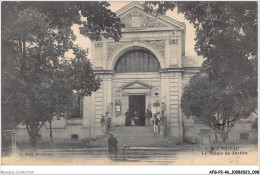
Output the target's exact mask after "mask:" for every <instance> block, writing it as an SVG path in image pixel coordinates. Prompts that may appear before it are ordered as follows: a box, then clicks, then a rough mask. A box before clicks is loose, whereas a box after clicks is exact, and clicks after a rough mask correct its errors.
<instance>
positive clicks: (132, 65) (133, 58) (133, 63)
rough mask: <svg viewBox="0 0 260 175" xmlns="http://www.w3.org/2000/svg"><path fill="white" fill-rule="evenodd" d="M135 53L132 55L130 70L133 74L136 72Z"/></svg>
mask: <svg viewBox="0 0 260 175" xmlns="http://www.w3.org/2000/svg"><path fill="white" fill-rule="evenodd" d="M134 68H135V53H131V66H130V70H131V72H135V69H134Z"/></svg>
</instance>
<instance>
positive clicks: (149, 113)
mask: <svg viewBox="0 0 260 175" xmlns="http://www.w3.org/2000/svg"><path fill="white" fill-rule="evenodd" d="M151 118H152V112H151V111H150V110H149V109H147V110H146V113H145V120H146V126H147V127H148V126H150V120H151Z"/></svg>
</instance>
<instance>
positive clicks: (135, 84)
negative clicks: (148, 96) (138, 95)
mask: <svg viewBox="0 0 260 175" xmlns="http://www.w3.org/2000/svg"><path fill="white" fill-rule="evenodd" d="M122 89H151V86H150V85H148V84H146V83H143V82H140V81H133V82H131V83H128V84H126V85H124V86H123V87H122Z"/></svg>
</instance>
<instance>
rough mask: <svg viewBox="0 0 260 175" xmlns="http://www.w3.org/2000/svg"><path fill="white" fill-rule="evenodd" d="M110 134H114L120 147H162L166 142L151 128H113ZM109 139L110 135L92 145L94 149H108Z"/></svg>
mask: <svg viewBox="0 0 260 175" xmlns="http://www.w3.org/2000/svg"><path fill="white" fill-rule="evenodd" d="M109 132H113V134H114V136H115V137H116V138H117V140H118V145H119V146H123V145H124V144H126V145H128V146H162V145H163V141H164V140H165V139H163V137H162V136H159V135H158V134H156V135H154V133H153V127H151V126H150V127H145V126H143V127H142V126H127V127H112V128H111V129H110V130H109ZM108 138H109V134H107V135H106V136H103V137H101V138H99V139H98V140H96V141H94V142H91V143H90V145H91V146H93V147H107V140H108Z"/></svg>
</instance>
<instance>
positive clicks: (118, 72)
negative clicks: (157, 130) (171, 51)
mask: <svg viewBox="0 0 260 175" xmlns="http://www.w3.org/2000/svg"><path fill="white" fill-rule="evenodd" d="M160 69H161V66H160V63H159V61H158V60H157V58H156V56H155V55H154V54H153V53H152V52H151V51H149V50H148V49H144V48H134V49H132V50H129V51H127V52H125V53H123V54H122V55H121V56H120V57H119V58H118V59H117V62H116V63H115V66H114V72H115V76H114V81H115V82H119V81H121V83H124V82H129V83H125V84H124V85H123V86H122V87H121V88H120V89H121V93H122V94H123V95H122V96H121V98H120V95H118V94H115V96H116V97H115V98H116V101H120V102H121V101H122V104H123V110H122V115H124V114H125V112H126V111H127V110H128V109H129V113H130V116H131V118H132V119H134V121H135V122H134V125H135V126H145V111H146V109H147V108H148V106H151V96H153V95H154V94H151V93H152V88H153V87H152V86H151V85H149V83H150V84H152V81H154V75H157V76H158V77H159V71H160ZM157 81H159V80H157ZM115 84H117V83H115ZM117 97H119V98H117ZM126 120H127V119H126ZM128 121H129V120H128ZM125 125H127V126H129V123H125Z"/></svg>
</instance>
